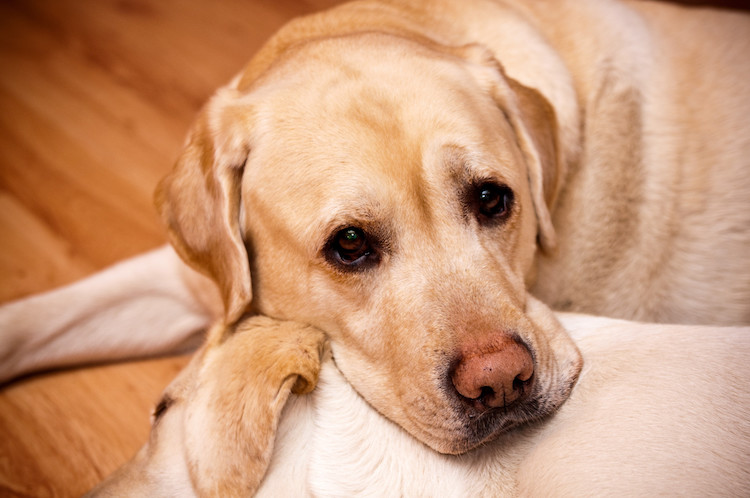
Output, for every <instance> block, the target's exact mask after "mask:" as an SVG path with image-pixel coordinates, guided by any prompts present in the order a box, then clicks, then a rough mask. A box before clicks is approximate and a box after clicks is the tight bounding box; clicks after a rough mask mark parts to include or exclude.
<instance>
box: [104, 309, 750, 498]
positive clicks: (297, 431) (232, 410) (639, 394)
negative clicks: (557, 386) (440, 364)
mask: <svg viewBox="0 0 750 498" xmlns="http://www.w3.org/2000/svg"><path fill="white" fill-rule="evenodd" d="M530 306H531V307H543V305H542V304H540V303H535V302H531V303H530ZM559 318H560V319H561V320H562V324H563V325H564V326H565V327H566V329H567V330H568V331H569V332H570V333H571V335H572V336H573V338H574V339H575V340H576V342H577V344H578V345H579V347H580V348H581V351H582V353H583V356H584V359H585V367H584V370H583V372H582V374H581V377H580V380H579V382H578V384H577V385H576V387H575V389H574V390H573V392H572V394H571V396H570V399H569V400H568V401H567V402H566V403H565V404H564V405H563V406H562V408H561V409H560V410H559V411H558V412H557V413H556V414H555V415H554V416H553V417H551V418H550V419H548V420H546V421H545V422H544V423H539V424H534V425H529V426H524V427H522V428H520V429H518V430H515V431H512V432H510V433H509V434H506V435H503V436H501V437H500V438H498V439H497V440H495V441H493V442H491V443H488V444H486V445H484V446H483V447H481V448H479V449H477V450H475V451H474V452H471V453H468V454H465V455H461V456H452V455H442V454H439V453H436V452H433V451H431V450H430V449H428V448H427V447H426V446H424V445H423V444H421V443H420V442H418V441H417V440H415V439H413V438H412V437H410V436H409V435H408V434H406V433H405V432H404V431H403V430H402V429H401V428H400V427H398V426H397V425H395V424H393V423H391V422H389V421H388V420H387V419H385V418H384V417H382V416H381V415H380V414H378V413H377V412H376V411H375V410H373V409H372V407H371V406H369V405H368V404H367V403H366V402H365V401H364V400H363V399H362V398H361V397H360V396H359V395H358V394H357V393H356V392H355V391H354V390H353V389H352V388H351V386H350V385H349V384H348V383H347V382H346V380H345V379H344V377H343V376H342V375H341V373H340V372H339V371H338V370H337V369H336V367H335V366H334V364H333V362H331V361H330V357H329V356H328V355H325V356H324V358H325V359H324V361H323V367H322V371H321V373H320V375H321V378H320V382H319V384H318V386H317V388H316V389H315V391H313V393H312V394H311V395H309V396H306V397H292V399H291V401H290V403H289V406H287V407H286V410H285V411H284V412H283V416H281V415H282V407H283V406H284V402H285V400H286V399H287V396H289V392H290V388H293V386H295V383H298V385H297V387H296V389H297V392H302V391H303V390H309V389H310V388H311V387H312V386H313V385H314V384H315V382H316V379H317V374H318V368H319V364H318V363H317V362H318V360H319V358H320V356H319V355H320V353H321V350H320V346H321V345H322V337H323V336H322V334H321V333H320V332H319V331H317V330H315V329H313V328H311V327H306V326H302V325H297V324H295V323H292V322H275V321H273V320H271V319H268V318H266V317H252V318H249V319H245V320H243V321H242V322H241V323H240V324H239V325H238V326H237V327H236V328H235V329H234V330H233V331H232V332H231V334H224V335H225V339H223V340H222V339H221V338H220V336H221V334H222V330H223V329H222V327H218V328H217V329H214V330H213V331H212V333H211V334H210V337H209V340H208V343H207V345H206V346H205V347H204V348H203V350H201V352H200V353H198V354H197V355H196V356H195V357H194V359H193V361H192V363H191V364H190V366H189V367H188V368H186V370H185V371H183V372H182V373H181V374H180V376H179V377H178V378H177V379H176V380H175V381H174V382H173V383H172V385H170V386H169V387H168V388H167V390H166V391H165V393H164V397H163V399H162V401H161V403H160V404H159V406H158V407H157V409H156V412H155V416H154V424H153V429H152V433H151V437H150V439H149V441H148V443H147V444H146V445H145V446H144V448H143V449H142V450H141V451H140V452H139V453H138V454H137V455H136V456H135V457H134V458H133V460H132V461H131V462H129V463H128V464H127V465H126V466H124V467H123V468H122V469H120V470H119V471H118V472H116V473H115V474H114V475H113V476H111V477H110V478H109V479H108V480H106V481H105V482H104V483H102V484H101V485H100V486H98V487H97V488H96V489H95V490H94V491H93V492H92V493H91V496H99V497H104V496H222V497H226V496H250V495H252V494H253V493H254V492H257V496H271V497H278V496H446V497H447V496H455V497H466V496H539V497H552V496H683V495H686V496H747V495H748V493H750V467H748V462H750V419H748V417H747V414H748V411H747V409H748V407H750V384H748V383H747V382H746V379H747V378H748V377H749V376H750V329H749V328H747V327H744V328H739V327H738V328H720V327H705V326H704V327H697V326H675V325H671V326H670V325H648V324H642V323H635V322H626V321H621V320H613V319H609V318H595V317H591V316H585V315H565V314H563V315H560V316H559ZM547 319H548V322H547V323H546V324H545V325H546V326H548V327H551V328H554V327H557V326H558V325H556V320H555V318H554V317H553V316H552V314H551V313H548V317H547ZM707 338H709V340H707ZM297 379H301V381H302V382H301V383H300V381H299V380H297ZM280 416H281V420H280V421H279V420H278V418H279V417H280ZM277 423H278V431H277ZM275 435H277V437H276V440H275V441H274V436H275ZM274 443H275V445H274ZM269 465H270V467H268V466H269ZM267 467H268V472H267V473H266V468H267Z"/></svg>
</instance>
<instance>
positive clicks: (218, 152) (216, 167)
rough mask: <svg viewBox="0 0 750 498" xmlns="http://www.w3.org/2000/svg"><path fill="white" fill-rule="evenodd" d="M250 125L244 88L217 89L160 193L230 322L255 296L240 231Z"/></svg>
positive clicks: (164, 211)
mask: <svg viewBox="0 0 750 498" xmlns="http://www.w3.org/2000/svg"><path fill="white" fill-rule="evenodd" d="M251 124H252V108H251V106H250V105H249V104H247V103H244V102H243V101H242V98H241V95H240V94H239V92H237V91H236V90H234V89H232V88H224V89H222V90H220V91H219V92H217V94H216V95H215V96H214V97H213V98H212V99H211V101H210V102H209V103H208V104H207V106H206V107H205V109H204V110H203V111H202V112H201V115H200V116H199V118H198V120H197V121H196V123H195V124H194V125H193V128H192V129H191V131H190V133H189V134H188V138H187V142H186V144H185V147H184V150H183V152H182V154H181V156H180V158H179V159H178V161H177V164H176V165H175V168H174V170H173V171H172V172H171V173H170V174H169V175H167V177H165V178H164V179H163V180H162V181H161V183H160V184H159V187H158V188H157V191H156V195H155V200H156V205H157V208H158V209H159V211H160V212H161V216H162V219H163V220H164V222H165V223H166V225H167V229H168V234H169V239H170V241H171V243H172V245H173V246H174V247H175V249H176V251H177V253H178V254H179V255H180V256H181V257H182V258H183V259H184V260H185V261H186V262H187V263H188V264H190V265H191V266H192V267H194V268H195V269H197V270H198V271H200V272H202V273H204V274H206V275H208V276H209V277H211V278H212V279H213V280H214V281H215V282H216V284H217V285H218V286H219V290H220V292H221V295H222V299H223V301H224V309H225V314H226V317H225V319H226V322H227V323H232V322H234V321H236V320H237V319H239V317H240V316H242V314H243V313H244V312H245V311H246V310H247V308H248V306H249V305H250V301H251V299H252V287H251V282H250V265H249V261H248V254H247V250H246V249H245V245H244V241H243V238H242V233H241V231H240V211H241V206H240V202H241V199H240V196H241V193H240V185H241V179H242V173H243V169H244V166H245V161H246V160H247V157H248V154H249V151H250V145H249V137H250V132H251V129H252V126H251Z"/></svg>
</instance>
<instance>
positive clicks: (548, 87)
mask: <svg viewBox="0 0 750 498" xmlns="http://www.w3.org/2000/svg"><path fill="white" fill-rule="evenodd" d="M749 50H750V21H748V17H747V16H745V15H742V14H739V13H731V14H730V13H716V12H710V11H705V12H703V11H700V12H698V13H696V12H692V13H691V12H689V11H687V10H682V9H679V8H676V7H670V6H666V5H655V4H651V3H632V4H631V3H628V4H623V3H619V2H614V1H599V0H567V1H560V0H556V1H538V2H520V1H519V2H499V1H497V2H496V1H490V0H471V1H461V2H458V1H449V0H436V1H429V2H428V1H426V0H425V1H422V0H412V1H409V2H395V1H394V2H388V1H380V2H379V1H371V2H370V1H365V2H355V3H352V4H347V5H344V6H341V7H339V8H337V9H333V10H331V11H328V12H326V13H322V14H320V15H317V16H312V17H308V18H303V19H301V20H298V21H294V22H292V23H290V24H289V25H288V26H287V27H285V28H284V29H282V30H281V31H280V32H279V33H278V34H277V35H276V36H275V37H274V38H272V39H271V41H270V42H269V43H268V44H267V45H266V46H265V47H264V48H263V49H262V50H261V51H260V52H259V53H258V54H257V56H256V57H255V58H254V59H253V61H252V62H251V63H250V65H249V66H248V67H247V68H246V69H245V71H244V72H243V73H241V74H240V75H239V76H238V77H237V78H235V80H233V81H232V83H231V84H230V85H228V86H227V87H226V88H224V89H222V90H220V91H219V92H218V93H217V95H216V96H215V97H214V98H213V99H212V101H211V102H210V103H209V104H208V105H207V107H206V109H205V110H204V112H203V113H202V114H201V116H200V117H199V119H198V121H197V123H196V125H195V126H194V128H193V130H192V131H191V133H190V135H189V137H188V141H187V144H186V146H185V151H184V152H183V155H182V156H181V158H180V160H179V161H178V164H177V166H176V168H175V171H174V172H173V173H172V174H171V175H170V176H169V177H167V178H166V179H165V180H164V181H163V182H162V184H161V186H160V188H159V191H158V195H157V203H158V205H159V207H160V210H161V212H162V216H163V218H164V220H165V222H166V224H167V226H168V229H169V234H170V239H171V242H172V244H173V246H174V247H175V249H176V250H177V252H178V254H179V255H180V256H181V257H182V258H183V259H184V260H185V261H186V262H188V263H189V264H190V265H191V266H192V267H193V268H196V269H198V270H199V271H200V272H202V273H204V274H205V275H207V276H208V277H209V278H210V279H212V280H213V281H214V283H215V284H217V286H218V289H219V295H220V300H219V299H214V298H211V297H209V298H207V299H205V300H204V299H202V298H200V297H198V294H200V295H203V294H205V293H207V294H211V292H213V288H212V285H213V284H211V283H208V281H206V280H205V279H204V280H201V278H203V277H200V276H198V275H197V274H192V273H190V271H189V270H187V269H186V268H184V267H183V266H182V265H181V263H179V262H177V260H176V259H175V258H174V254H173V253H172V252H171V251H170V250H169V249H165V250H162V251H159V252H157V253H155V254H153V255H150V256H144V257H142V258H140V259H136V260H134V261H132V262H131V263H127V264H126V265H125V266H124V267H120V268H119V269H118V268H115V269H113V270H111V271H109V272H105V273H104V274H102V275H100V276H98V277H94V279H92V280H89V281H88V282H84V283H82V284H79V285H78V286H76V287H74V290H70V291H65V290H63V291H59V292H56V293H53V294H49V295H47V296H42V297H39V298H34V299H32V300H30V301H27V302H20V303H15V304H13V305H11V306H9V307H7V308H5V309H4V310H2V311H1V312H0V323H3V324H4V325H3V334H4V335H5V337H4V340H3V343H2V345H1V346H0V347H2V348H3V350H0V356H1V357H2V358H3V360H4V361H3V371H2V377H3V378H6V379H7V378H12V377H13V376H16V375H18V374H19V373H22V372H25V371H30V370H34V369H38V368H49V367H53V366H56V365H61V364H65V363H70V362H71V361H73V362H75V361H81V360H97V359H102V358H106V359H109V358H112V357H113V356H116V355H133V354H141V353H150V352H158V351H162V350H171V349H174V348H175V347H176V346H177V345H179V344H182V343H184V341H185V340H186V339H188V338H190V337H191V336H192V335H193V334H194V333H195V331H196V329H199V328H201V327H203V326H205V325H206V324H208V323H209V322H210V320H211V317H212V316H216V314H217V313H219V311H218V309H220V305H216V301H220V302H223V305H224V320H225V322H226V325H227V327H229V330H231V326H232V324H233V323H235V322H237V321H238V320H240V319H241V317H242V316H244V315H245V314H246V313H248V312H250V313H255V314H263V315H268V316H271V317H274V318H278V319H285V320H296V321H299V322H303V323H307V324H311V325H313V326H315V327H317V328H319V329H321V330H324V331H325V332H326V333H327V334H328V335H329V336H330V338H331V347H332V351H333V355H334V357H335V358H336V362H337V365H338V367H339V368H340V369H341V371H342V372H343V374H344V376H345V377H346V379H347V381H348V382H350V383H351V384H352V386H353V387H354V388H355V389H356V390H357V391H358V392H359V393H360V394H361V395H362V396H363V397H364V398H365V399H366V400H367V401H368V402H369V403H370V404H372V406H373V407H374V408H375V409H377V410H378V411H379V412H381V413H382V414H384V415H385V416H386V417H388V418H389V419H391V420H392V421H394V422H395V423H397V424H398V425H400V426H402V427H403V428H405V429H406V430H407V432H409V433H410V434H411V435H412V436H414V437H416V438H417V439H418V440H420V441H422V442H423V443H425V444H427V445H428V446H430V447H432V448H433V449H436V450H438V451H440V452H444V453H461V452H465V451H468V450H470V449H472V448H475V447H477V446H480V445H482V444H484V443H487V442H488V441H490V440H492V439H493V438H496V437H498V436H499V435H500V434H501V433H503V432H504V431H506V430H508V429H509V428H510V427H512V426H515V425H519V424H524V423H527V422H530V421H534V420H537V419H540V418H542V417H544V416H546V415H549V414H551V413H553V412H554V411H555V410H556V409H557V408H558V407H559V406H560V405H561V404H562V403H563V402H564V401H565V399H566V398H567V396H568V394H569V392H570V390H571V388H572V386H573V384H574V383H575V381H576V378H577V376H578V374H579V371H580V369H581V358H580V355H579V353H578V351H577V350H576V347H575V344H574V343H573V342H572V341H571V340H570V338H569V337H568V336H567V335H566V334H565V332H564V331H563V330H562V329H561V328H560V327H559V326H556V325H553V324H552V323H551V322H549V321H547V320H545V319H544V316H543V315H544V313H541V314H539V313H536V312H532V310H531V309H530V306H529V302H530V301H531V298H530V296H529V294H528V292H529V291H530V292H531V293H532V294H535V295H537V296H538V297H539V298H541V299H542V300H543V301H544V302H546V303H548V304H550V305H552V306H553V307H555V308H558V309H564V310H576V311H585V312H590V313H595V314H602V315H609V316H614V317H626V318H631V319H638V320H647V321H661V322H682V323H693V324H700V323H711V324H747V323H750V304H749V303H750V251H749V250H748V248H749V247H750V196H748V195H747V192H750V176H748V175H747V174H746V173H747V164H748V159H747V158H748V157H750V134H748V132H747V130H748V128H749V127H748V123H747V119H746V116H748V115H750V84H748V81H750V59H749V58H748V57H747V56H746V54H747V53H748V51H749ZM133 268H136V269H139V271H140V272H141V273H142V274H144V275H149V276H148V277H146V278H140V279H139V278H136V279H132V278H130V277H129V273H130V272H131V270H132V269H133ZM152 271H155V272H156V273H155V275H157V276H156V277H155V276H153V275H154V274H152ZM251 274H252V279H251ZM186 279H187V280H186ZM192 282H199V283H198V287H197V288H198V294H196V293H195V292H193V290H194V289H196V287H194V286H193V285H192ZM80 296H84V297H87V296H94V297H93V299H96V301H95V302H90V301H89V302H85V300H81V299H79V297H80ZM154 296H159V299H158V300H156V299H154ZM84 302H85V304H84ZM204 302H206V303H213V304H209V305H206V306H203V304H202V303H204ZM55 309H65V310H66V316H64V317H59V316H57V315H56V314H55V312H54V310H55ZM39 310H43V311H44V312H40V311H39ZM144 310H145V312H149V313H152V314H153V315H157V316H159V321H158V322H155V323H153V328H144V327H142V326H140V325H136V324H135V323H133V322H135V321H138V322H140V321H141V320H142V319H143V314H144ZM19 317H20V318H19ZM91 317H93V320H92V319H90V318H91ZM131 319H132V320H133V322H131V321H130V320H131ZM103 322H111V323H109V330H107V331H104V330H102V327H100V326H99V325H98V324H100V323H103ZM71 324H72V325H71ZM164 324H169V325H170V326H169V327H166V328H165V327H164ZM81 329H84V330H86V331H88V332H90V334H89V333H86V334H84V335H77V334H80V330H81ZM134 329H135V330H140V331H141V332H140V333H138V334H131V333H130V330H134ZM165 330H166V331H167V332H166V333H165V332H164V331H165ZM163 333H165V334H166V335H164V336H161V337H160V339H159V340H155V339H152V338H156V337H159V336H160V335H161V334H163ZM76 337H85V339H83V340H80V341H77V340H76ZM50 338H53V340H52V341H51V342H50ZM644 347H646V346H645V345H644ZM738 409H744V406H741V407H738Z"/></svg>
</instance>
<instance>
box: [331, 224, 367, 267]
mask: <svg viewBox="0 0 750 498" xmlns="http://www.w3.org/2000/svg"><path fill="white" fill-rule="evenodd" d="M328 252H329V257H330V258H332V259H333V260H334V261H335V262H337V263H339V264H342V265H345V266H359V265H361V264H363V263H365V262H366V261H368V260H369V259H371V258H372V257H374V252H373V249H372V246H371V244H370V242H369V240H368V238H367V235H366V234H365V232H364V231H363V230H362V229H361V228H357V227H347V228H344V229H342V230H339V231H338V232H336V234H335V235H334V236H333V238H332V239H331V242H330V243H329V250H328Z"/></svg>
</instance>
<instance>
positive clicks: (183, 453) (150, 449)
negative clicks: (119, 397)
mask: <svg viewBox="0 0 750 498" xmlns="http://www.w3.org/2000/svg"><path fill="white" fill-rule="evenodd" d="M324 350H325V336H324V335H323V333H322V332H320V331H319V330H317V329H314V328H312V327H309V326H306V325H302V324H297V323H294V322H282V321H278V320H273V319H271V318H268V317H264V316H254V317H250V318H245V319H243V320H241V321H240V322H239V323H238V324H237V325H236V326H234V327H231V328H226V327H225V326H224V325H223V324H221V323H219V324H217V325H216V326H215V327H214V328H213V329H212V331H211V333H210V334H209V338H208V340H207V341H206V344H205V346H204V347H203V348H202V349H201V350H200V351H199V352H198V353H197V354H196V355H195V356H193V359H192V361H191V363H190V364H189V365H188V366H187V368H185V370H183V371H182V372H181V373H180V374H179V376H178V377H177V378H176V379H175V380H174V381H173V382H172V384H171V385H170V386H169V387H167V389H166V390H165V392H164V395H163V397H162V401H161V402H160V403H159V405H158V407H157V408H156V411H155V413H154V422H153V425H152V428H151V436H150V437H149V440H148V442H147V443H146V445H145V446H144V447H143V448H142V449H141V451H139V452H138V453H137V454H136V455H135V457H133V459H132V460H131V461H130V462H128V463H127V464H125V466H123V467H122V468H121V469H119V470H117V471H116V472H115V473H114V474H112V475H111V476H110V477H109V478H108V479H107V480H106V481H104V482H103V483H101V484H100V485H99V486H97V487H96V488H95V489H94V490H93V491H92V492H91V493H90V495H89V496H165V495H171V496H217V497H235V496H236V497H240V496H252V493H254V492H255V491H256V490H257V489H258V486H259V485H260V483H261V481H262V480H263V478H264V476H265V474H266V471H267V469H268V465H269V463H270V460H271V455H272V453H273V448H274V443H275V439H276V431H277V426H278V423H279V419H280V418H281V414H282V411H283V409H284V406H285V404H286V401H287V399H288V397H289V395H290V394H291V393H296V394H305V393H308V392H310V391H312V390H313V388H314V387H315V385H316V383H317V381H318V373H319V371H320V360H321V356H322V355H323V354H324Z"/></svg>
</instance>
